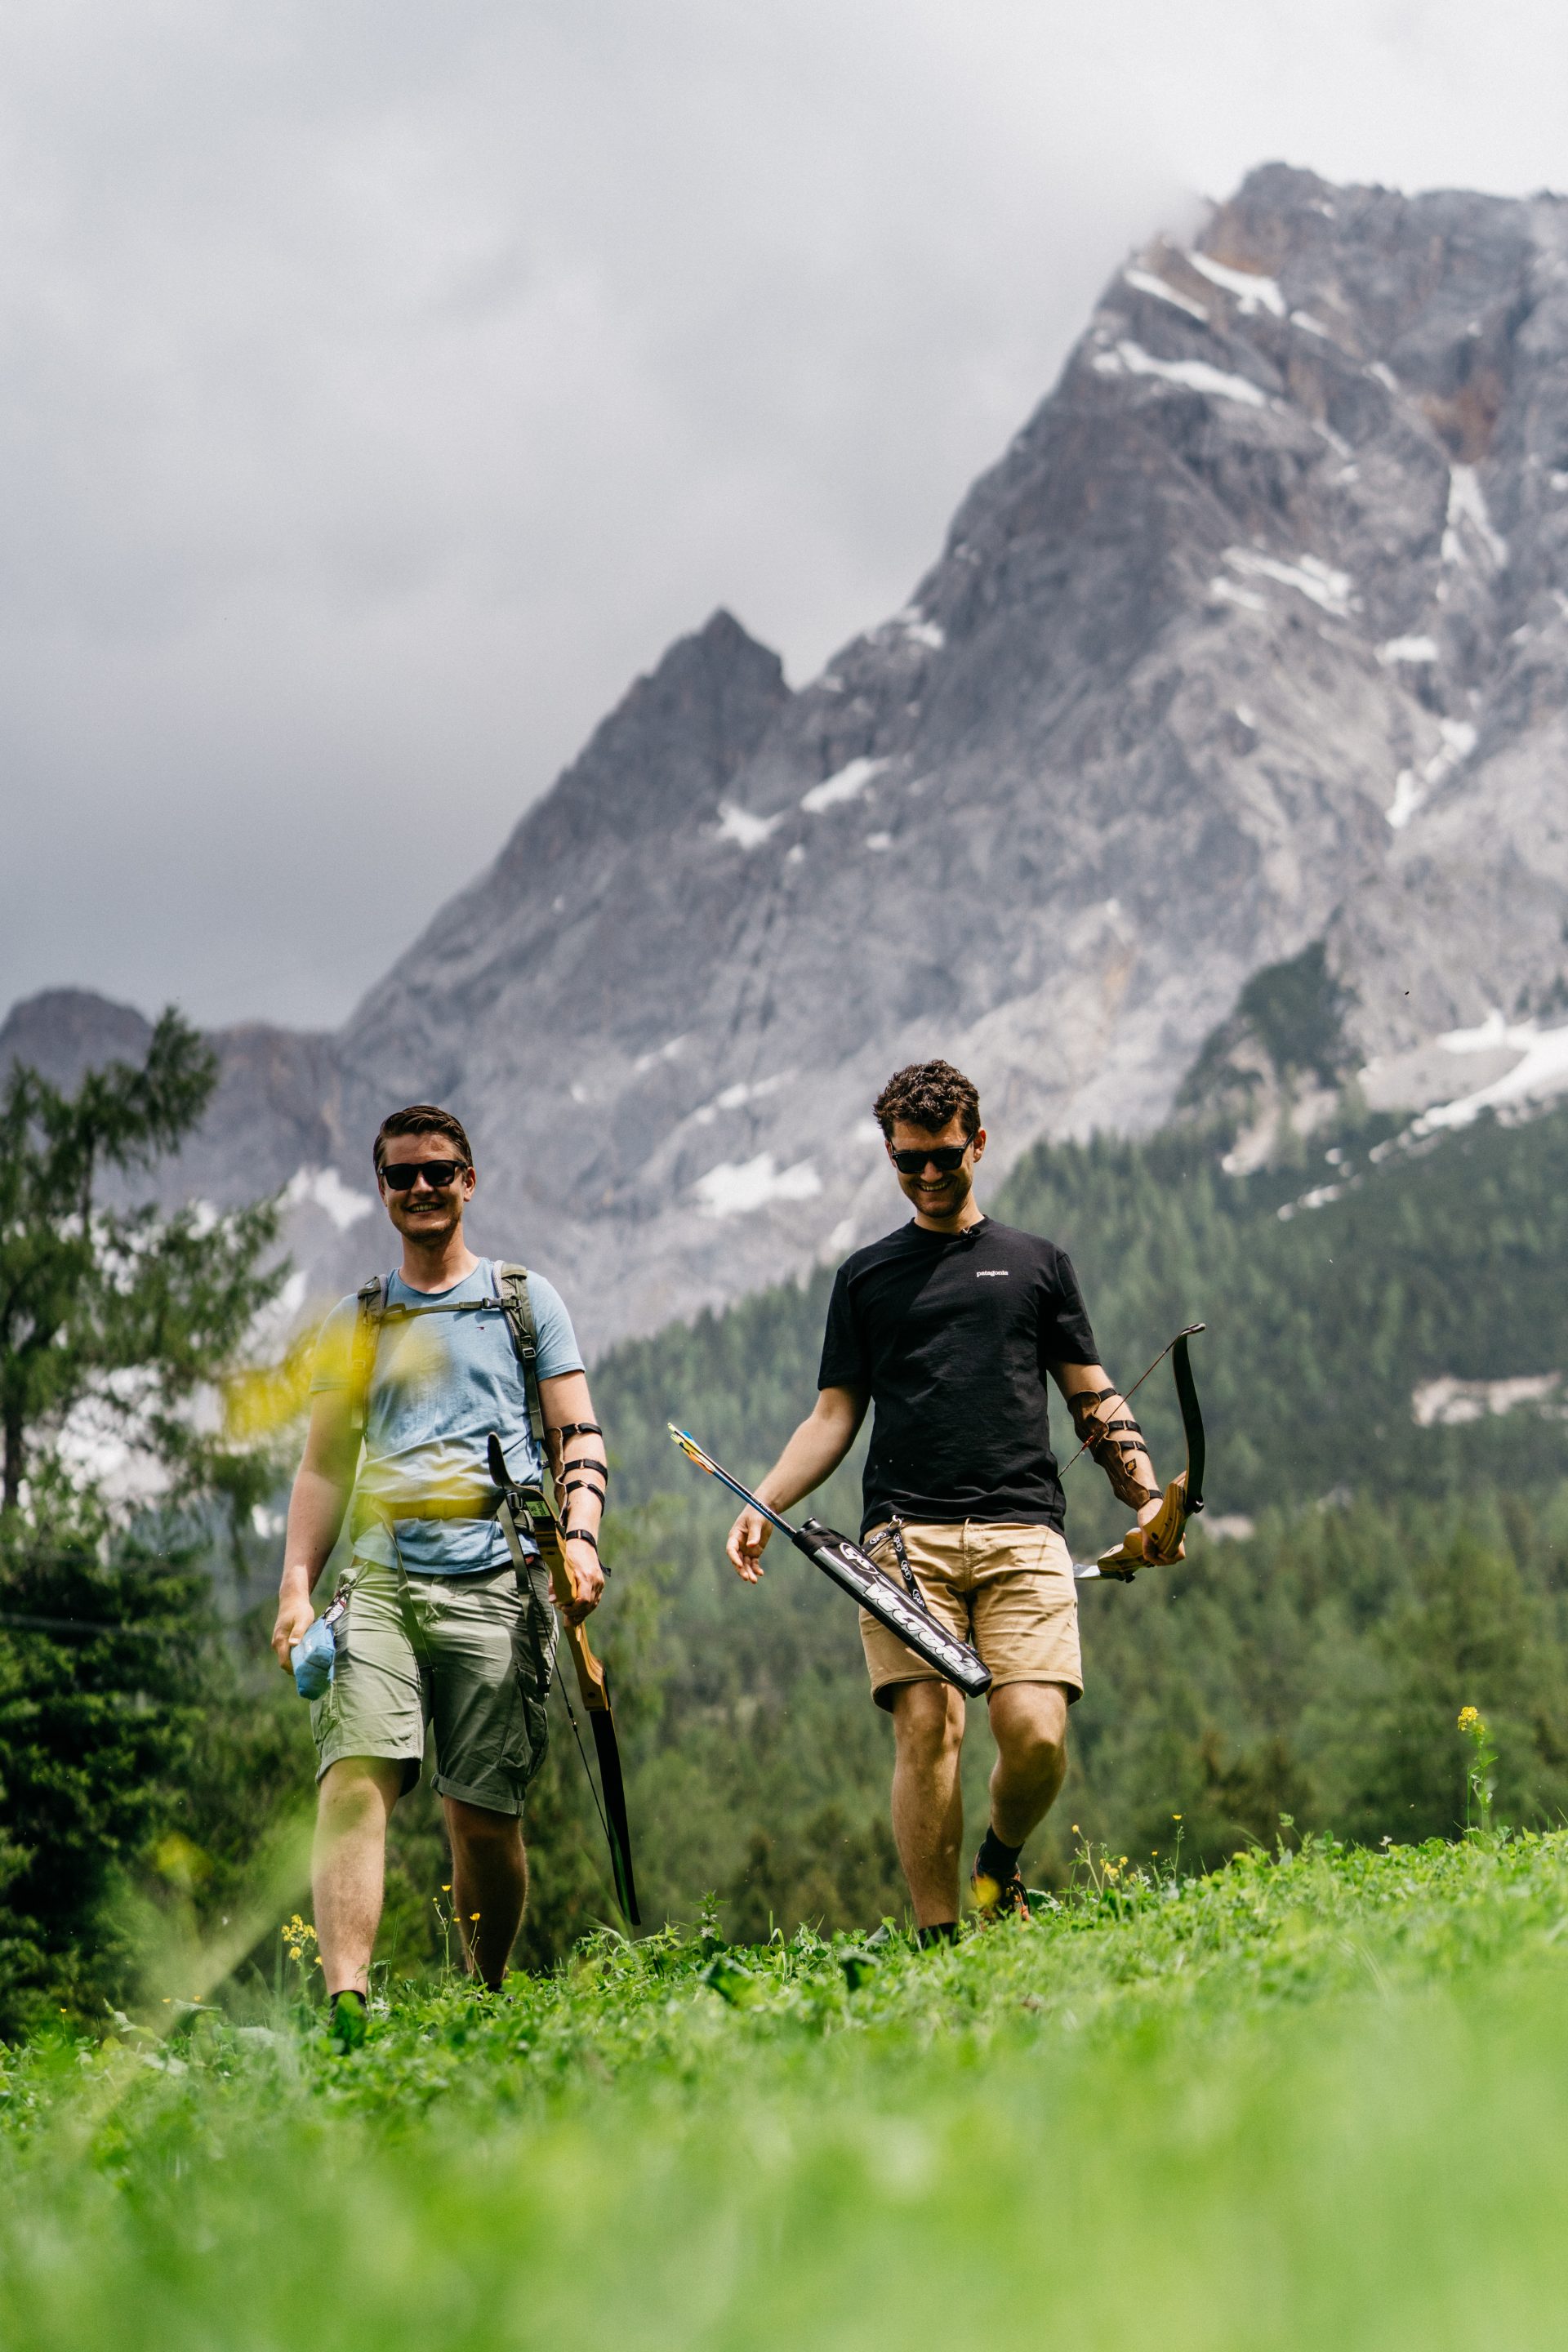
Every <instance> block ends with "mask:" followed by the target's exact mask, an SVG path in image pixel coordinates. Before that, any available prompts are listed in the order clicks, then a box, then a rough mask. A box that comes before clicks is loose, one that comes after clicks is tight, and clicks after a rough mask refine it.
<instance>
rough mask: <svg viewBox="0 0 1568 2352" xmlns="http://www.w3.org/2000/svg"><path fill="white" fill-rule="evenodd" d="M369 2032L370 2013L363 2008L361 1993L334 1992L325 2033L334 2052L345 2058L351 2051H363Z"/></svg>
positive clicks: (363, 2002)
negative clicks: (340, 2052)
mask: <svg viewBox="0 0 1568 2352" xmlns="http://www.w3.org/2000/svg"><path fill="white" fill-rule="evenodd" d="M369 2031H370V2011H369V2010H368V2009H367V2008H366V2007H365V1999H364V1995H363V1992H335V1993H334V1994H333V1995H332V2008H331V2016H330V2017H329V2019H328V2021H327V2032H328V2033H329V2035H330V2036H331V2043H332V2047H333V2049H334V2050H340V2051H342V2053H343V2054H344V2055H345V2056H346V2055H347V2053H349V2052H350V2051H351V2050H363V2048H364V2042H365V2036H366V2034H367V2033H368V2032H369Z"/></svg>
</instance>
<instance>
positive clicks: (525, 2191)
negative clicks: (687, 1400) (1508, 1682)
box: [0, 1833, 1568, 2352]
mask: <svg viewBox="0 0 1568 2352" xmlns="http://www.w3.org/2000/svg"><path fill="white" fill-rule="evenodd" d="M1096 1877H1097V1879H1098V1884H1092V1883H1091V1884H1080V1885H1079V1888H1078V1889H1077V1890H1076V1891H1074V1892H1073V1893H1071V1894H1069V1895H1068V1896H1067V1897H1066V1898H1064V1899H1063V1900H1062V1901H1061V1902H1060V1903H1059V1904H1057V1905H1054V1906H1047V1907H1045V1908H1044V1909H1043V1911H1042V1913H1041V1916H1039V1917H1038V1919H1037V1924H1035V1925H1034V1926H1033V1927H1027V1928H1023V1927H1013V1926H1009V1927H1002V1928H998V1929H995V1930H993V1931H991V1932H989V1933H986V1934H976V1935H974V1936H972V1937H968V1938H967V1939H966V1940H965V1941H963V1943H962V1944H961V1945H959V1946H958V1947H957V1948H955V1949H953V1950H952V1951H946V1952H939V1953H934V1954H921V1953H917V1952H915V1951H913V1950H911V1949H910V1948H909V1947H908V1946H907V1945H906V1944H905V1943H904V1942H903V1941H902V1940H901V1938H899V1937H890V1938H889V1939H888V1940H887V1941H885V1942H883V1943H882V1945H881V1946H880V1948H875V1949H870V1950H867V1948H863V1947H858V1946H852V1945H849V1944H847V1943H840V1944H838V1945H828V1944H825V1943H822V1942H820V1941H818V1940H817V1939H816V1938H815V1937H811V1936H810V1935H808V1934H804V1933H803V1934H802V1935H800V1936H798V1937H795V1940H794V1941H793V1942H791V1943H789V1944H787V1945H785V1944H783V1943H777V1942H775V1943H774V1944H773V1946H771V1947H764V1948H753V1949H747V1950H742V1951H737V1952H732V1953H731V1952H728V1951H726V1950H724V1949H723V1948H715V1943H714V1939H713V1938H712V1937H708V1938H706V1939H704V1938H703V1937H700V1936H697V1935H693V1936H690V1937H686V1938H684V1939H683V1938H681V1937H679V1936H677V1935H676V1934H675V1933H674V1931H667V1932H666V1933H665V1934H663V1935H660V1936H658V1937H652V1938H650V1939H649V1940H647V1941H646V1942H644V1943H642V1944H641V1945H639V1946H637V1947H635V1948H633V1947H628V1946H626V1945H624V1944H622V1943H621V1942H620V1941H619V1940H618V1939H616V1938H614V1937H603V1938H600V1939H598V1940H597V1941H596V1942H595V1943H594V1944H591V1945H590V1946H589V1947H587V1948H584V1950H583V1951H581V1952H580V1953H579V1955H578V1956H577V1958H575V1959H574V1962H573V1963H572V1964H571V1965H570V1966H569V1967H567V1968H566V1969H563V1971H561V1972H559V1973H558V1974H557V1975H555V1976H554V1977H552V1978H548V1979H529V1978H521V1977H520V1978H518V1979H514V1980H513V1981H512V1983H511V1985H510V1987H509V1989H508V1990H507V1992H506V1993H505V1994H504V1995H503V1996H501V1997H500V1998H499V1999H497V2000H489V2001H486V2000H476V1999H475V1998H474V1997H473V1996H472V1995H471V1994H470V1993H469V1992H468V1990H467V1989H466V1988H465V1987H463V1986H461V1985H458V1984H448V1985H446V1986H437V1987H435V1988H429V1987H426V1988H425V1989H424V1990H416V1989H414V1988H408V1989H406V1990H405V1991H404V1992H403V1993H402V1994H401V1995H395V1996H394V1998H393V1999H392V2000H391V2003H390V2008H389V2010H388V2012H387V2014H386V2015H385V2016H384V2017H383V2018H381V2019H380V2020H379V2021H377V2023H376V2025H375V2027H374V2036H373V2041H372V2043H371V2045H370V2047H369V2048H368V2049H367V2050H366V2051H364V2052H363V2053H361V2054H359V2055H357V2056H355V2057H353V2058H340V2057H336V2056H334V2055H332V2054H331V2053H330V2052H329V2050H328V2048H327V2047H326V2044H325V2042H324V2040H323V2038H322V2034H321V2026H320V2022H319V2020H317V2019H315V2018H314V2017H307V2016H305V2015H303V2014H302V2013H299V2012H295V2011H290V2010H289V2008H288V2007H287V2005H285V2006H283V2007H280V2008H279V2009H278V2010H277V2011H275V2012H274V2014H273V2016H272V2019H271V2021H270V2023H269V2024H265V2025H260V2026H258V2025H254V2024H253V2025H250V2026H247V2027H242V2026H238V2025H237V2024H236V2023H234V2022H233V2021H231V2020H230V2019H229V2018H228V2017H226V2015H224V2014H222V2013H220V2012H219V2011H216V2010H212V2011H189V2012H181V2011H177V2010H176V2009H175V2008H174V2006H173V2005H171V2006H170V2007H168V2008H166V2009H164V2008H161V2011H160V2013H161V2016H162V2018H163V2020H164V2021H172V2024H170V2025H169V2026H168V2028H167V2030H165V2031H164V2032H162V2033H161V2034H160V2033H155V2032H150V2031H148V2030H147V2029H145V2028H142V2029H137V2028H134V2027H127V2028H126V2029H125V2030H122V2031H121V2032H119V2033H118V2034H117V2036H116V2037H115V2038H114V2039H112V2040H110V2042H105V2043H102V2044H98V2043H94V2042H86V2041H82V2040H77V2039H73V2038H69V2037H68V2036H66V2035H65V2034H64V2033H63V2032H62V2034H61V2036H60V2037H59V2038H58V2039H57V2040H53V2041H50V2040H49V2039H47V2038H45V2039H43V2040H41V2041H40V2040H35V2041H34V2042H32V2043H31V2044H30V2045H28V2046H27V2047H26V2048H25V2049H23V2050H21V2051H19V2052H15V2053H7V2054H5V2055H3V2056H0V2069H3V2071H0V2116H3V2117H4V2121H3V2122H0V2151H3V2153H0V2163H3V2166H4V2179H3V2184H0V2192H3V2193H0V2343H3V2344H4V2346H5V2347H6V2352H35V2347H37V2352H44V2347H48V2352H79V2347H84V2346H97V2345H110V2344H112V2345H114V2346H116V2347H125V2352H132V2347H143V2346H144V2347H164V2348H165V2352H166V2347H181V2352H184V2347H246V2352H250V2347H256V2352H263V2347H265V2352H273V2347H277V2352H285V2348H286V2352H337V2347H355V2352H361V2348H362V2347H363V2348H364V2352H369V2347H376V2352H398V2348H399V2347H404V2346H409V2347H412V2346H416V2345H418V2346H422V2347H423V2346H427V2345H430V2344H433V2343H434V2344H439V2345H442V2346H444V2347H451V2352H468V2347H473V2352H480V2347H483V2352H498V2347H500V2352H510V2347H534V2346H539V2347H546V2346H548V2347H556V2352H574V2347H595V2352H600V2347H622V2346H625V2347H638V2348H639V2352H640V2348H641V2347H660V2352H662V2347H670V2352H699V2347H700V2352H707V2347H713V2352H720V2347H723V2348H724V2352H730V2347H735V2352H742V2347H744V2352H751V2347H757V2352H762V2347H776V2346H790V2347H797V2346H798V2347H813V2352H817V2347H821V2348H822V2352H826V2347H846V2352H847V2348H848V2347H854V2348H855V2352H860V2347H872V2346H877V2345H882V2344H893V2343H910V2344H919V2343H925V2342H931V2343H942V2344H944V2345H949V2346H960V2347H964V2346H970V2345H974V2346H984V2345H993V2344H997V2343H1002V2344H1006V2345H1013V2344H1035V2343H1054V2342H1056V2341H1058V2340H1059V2341H1061V2342H1063V2343H1066V2344H1071V2345H1073V2346H1075V2347H1142V2346H1145V2345H1147V2346H1150V2347H1155V2346H1158V2347H1163V2352H1189V2347H1190V2352H1200V2347H1201V2352H1220V2348H1221V2347H1237V2352H1243V2347H1245V2352H1268V2347H1276V2346H1279V2347H1285V2346H1289V2347H1298V2346H1309V2345H1310V2346H1313V2347H1317V2346H1324V2347H1329V2346H1333V2347H1359V2346H1363V2345H1364V2346H1376V2347H1405V2346H1408V2347H1411V2352H1415V2347H1421V2352H1445V2347H1461V2346H1462V2347H1509V2352H1518V2347H1529V2346H1535V2345H1541V2346H1546V2345H1549V2344H1550V2345H1555V2344H1556V2343H1558V2342H1559V2341H1560V2340H1561V2337H1562V2334H1563V2310H1564V2307H1565V2299H1568V2231H1564V2228H1563V2217H1562V2208H1563V2176H1564V2170H1565V2168H1568V1833H1564V1834H1552V1835H1546V1836H1536V1835H1531V1834H1526V1835H1523V1836H1518V1837H1514V1838H1507V1839H1504V1838H1499V1839H1490V1838H1486V1839H1482V1838H1473V1839H1471V1840H1470V1841H1469V1842H1468V1843H1464V1844H1460V1845H1441V1844H1436V1843H1433V1844H1427V1845H1423V1846H1418V1847H1398V1846H1394V1847H1391V1848H1388V1849H1385V1850H1384V1851H1381V1852H1368V1851H1360V1850H1347V1849H1345V1848H1342V1847H1336V1846H1334V1845H1332V1844H1327V1845H1324V1844H1314V1843H1310V1844H1309V1845H1308V1847H1307V1848H1306V1849H1305V1850H1304V1851H1303V1852H1301V1853H1297V1854H1287V1855H1283V1856H1279V1857H1274V1858H1269V1857H1266V1856H1263V1855H1261V1854H1259V1855H1256V1856H1253V1857H1250V1858H1247V1859H1244V1860H1242V1861H1240V1862H1238V1863H1237V1864H1233V1865H1231V1866H1230V1867H1229V1868H1227V1869H1226V1870H1223V1871H1220V1872H1218V1873H1215V1874H1213V1875H1211V1876H1209V1877H1207V1878H1189V1879H1186V1880H1183V1881H1179V1880H1173V1879H1165V1880H1161V1881H1155V1880H1153V1879H1152V1878H1147V1877H1141V1876H1139V1875H1138V1874H1136V1873H1134V1872H1131V1871H1121V1872H1120V1873H1119V1874H1113V1875H1111V1876H1110V1877H1104V1876H1101V1875H1100V1874H1096ZM860 1953H863V1954H864V1957H860V1958H858V1957H857V1954H860ZM852 1979H853V1980H854V1981H852Z"/></svg>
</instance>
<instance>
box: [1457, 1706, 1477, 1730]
mask: <svg viewBox="0 0 1568 2352" xmlns="http://www.w3.org/2000/svg"><path fill="white" fill-rule="evenodd" d="M1480 1719H1481V1718H1480V1715H1479V1711H1478V1710H1477V1709H1476V1708H1475V1707H1473V1706H1462V1707H1461V1708H1460V1709H1459V1729H1460V1730H1461V1731H1474V1729H1475V1727H1476V1726H1477V1725H1478V1724H1479V1721H1480Z"/></svg>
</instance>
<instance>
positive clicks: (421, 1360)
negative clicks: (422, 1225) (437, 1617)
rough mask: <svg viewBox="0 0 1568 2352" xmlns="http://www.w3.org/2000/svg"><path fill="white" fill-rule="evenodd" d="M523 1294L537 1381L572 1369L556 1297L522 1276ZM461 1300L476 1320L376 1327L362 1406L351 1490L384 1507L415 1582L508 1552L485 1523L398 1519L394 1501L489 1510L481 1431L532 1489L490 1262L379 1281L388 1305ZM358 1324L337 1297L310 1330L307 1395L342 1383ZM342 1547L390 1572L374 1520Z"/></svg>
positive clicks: (578, 1362) (577, 1361)
mask: <svg viewBox="0 0 1568 2352" xmlns="http://www.w3.org/2000/svg"><path fill="white" fill-rule="evenodd" d="M528 1296H529V1301H530V1304H531V1307H532V1308H533V1321H534V1329H535V1336H536V1339H537V1342H538V1350H539V1352H538V1354H537V1356H536V1358H535V1365H536V1369H537V1370H538V1374H539V1377H540V1379H541V1380H543V1381H552V1380H556V1379H558V1378H559V1377H560V1375H561V1374H562V1373H563V1372H580V1371H581V1370H583V1359H582V1356H581V1355H580V1354H579V1352H578V1348H577V1339H576V1334H575V1333H574V1330H573V1328H572V1318H571V1317H570V1316H569V1315H568V1314H567V1312H566V1308H565V1307H564V1305H563V1301H562V1297H561V1294H560V1292H559V1291H558V1290H556V1289H555V1288H554V1286H552V1284H550V1283H548V1282H546V1281H545V1279H544V1277H543V1276H542V1275H538V1274H534V1273H530V1275H529V1277H528ZM468 1298H472V1299H482V1300H484V1301H486V1302H487V1303H486V1305H485V1306H484V1307H483V1308H482V1310H481V1311H479V1312H478V1313H473V1312H470V1313H468V1314H466V1315H416V1316H413V1317H412V1318H409V1319H408V1320H406V1321H405V1320H403V1319H401V1318H398V1317H395V1316H394V1317H392V1318H389V1319H388V1320H387V1321H386V1322H384V1324H383V1325H382V1327H381V1337H380V1344H379V1346H378V1347H377V1349H376V1353H375V1369H374V1372H373V1373H372V1375H371V1382H370V1396H369V1399H368V1400H367V1403H366V1410H365V1431H364V1459H363V1463H362V1465H361V1466H360V1475H359V1489H358V1491H359V1493H360V1495H361V1496H364V1497H367V1498H372V1499H374V1501H376V1502H378V1503H383V1504H385V1505H387V1506H388V1507H390V1508H391V1509H392V1511H393V1514H394V1517H395V1524H396V1528H397V1547H398V1549H399V1550H400V1551H401V1553H402V1555H403V1565H404V1566H405V1568H406V1569H408V1570H412V1571H414V1572H416V1573H417V1574H420V1575H425V1576H432V1575H434V1576H464V1575H471V1574H473V1573H475V1572H476V1571H478V1570H482V1569H491V1568H500V1567H501V1566H503V1565H504V1564H505V1562H506V1561H507V1560H508V1559H510V1557H511V1555H510V1552H509V1551H508V1549H507V1544H506V1538H505V1536H504V1535H503V1534H502V1533H501V1530H500V1526H499V1525H498V1524H497V1522H496V1521H495V1520H494V1519H493V1518H492V1519H483V1518H473V1519H468V1518H457V1519H398V1518H396V1506H397V1504H398V1502H399V1500H400V1499H408V1500H412V1499H414V1498H415V1497H416V1496H417V1497H418V1498H420V1499H421V1500H423V1501H428V1500H431V1499H434V1498H437V1497H439V1498H441V1499H444V1500H445V1499H450V1500H453V1501H458V1502H467V1501H469V1500H471V1501H472V1502H473V1505H474V1507H475V1509H476V1510H478V1511H486V1510H489V1509H491V1508H493V1507H494V1504H495V1499H496V1490H495V1488H494V1487H493V1486H491V1484H490V1475H489V1467H488V1465H487V1461H486V1449H487V1446H488V1444H489V1434H490V1432H491V1430H492V1429H493V1430H494V1431H495V1432H496V1433H497V1435H498V1436H499V1437H500V1442H501V1445H502V1447H503V1449H504V1451H505V1454H506V1458H507V1466H508V1467H509V1468H510V1471H511V1474H512V1475H513V1477H514V1478H516V1479H517V1480H518V1481H519V1483H520V1484H521V1485H524V1486H527V1485H528V1484H530V1483H533V1484H535V1485H537V1484H538V1483H539V1481H540V1480H541V1478H542V1475H543V1465H542V1463H541V1462H540V1459H539V1454H538V1450H537V1448H536V1447H535V1445H534V1443H533V1433H532V1431H531V1429H530V1427H529V1422H528V1394H527V1391H526V1389H525V1387H524V1385H523V1378H522V1366H521V1364H520V1363H519V1362H518V1360H517V1350H516V1349H515V1348H514V1347H513V1346H512V1341H511V1333H510V1330H509V1329H508V1328H507V1319H506V1315H505V1312H504V1310H503V1309H502V1307H501V1303H500V1292H499V1289H498V1286H497V1276H496V1269H495V1262H494V1260H493V1259H491V1258H481V1259H480V1260H479V1265H477V1266H476V1267H475V1269H474V1271H473V1273H472V1274H470V1275H468V1276H466V1277H465V1278H464V1280H463V1281H461V1282H458V1283H454V1284H453V1286H452V1287H451V1289H450V1290H411V1289H410V1288H409V1286H408V1285H407V1284H406V1283H405V1281H404V1280H403V1278H402V1276H399V1275H393V1276H390V1277H389V1279H388V1282H387V1288H386V1303H387V1305H388V1307H455V1306H456V1305H458V1302H459V1301H460V1300H463V1299H468ZM358 1320H359V1301H358V1300H357V1298H343V1299H340V1300H339V1302H338V1304H337V1306H336V1307H333V1309H332V1311H331V1314H330V1315H329V1316H328V1318H327V1319H326V1321H325V1322H324V1323H323V1324H322V1326H321V1333H320V1336H319V1337H318V1339H317V1341H316V1357H315V1365H314V1369H313V1371H312V1375H311V1380H310V1393H311V1395H312V1396H316V1395H320V1394H321V1393H324V1392H325V1391H329V1390H331V1389H346V1388H347V1387H348V1386H349V1383H350V1381H351V1380H352V1378H353V1341H354V1331H355V1328H356V1326H357V1324H358ZM354 1549H355V1550H356V1551H357V1552H358V1553H359V1554H360V1555H361V1557H362V1558H363V1559H375V1560H379V1561H380V1562H381V1564H382V1566H383V1567H384V1568H391V1567H392V1566H393V1565H394V1559H393V1548H392V1539H391V1538H390V1537H389V1536H388V1534H387V1532H386V1530H385V1528H384V1527H383V1526H382V1525H381V1524H380V1523H379V1522H378V1521H372V1523H371V1524H370V1525H369V1526H367V1527H365V1528H364V1529H363V1532H362V1533H361V1535H360V1536H359V1538H358V1539H357V1541H356V1544H355V1547H354Z"/></svg>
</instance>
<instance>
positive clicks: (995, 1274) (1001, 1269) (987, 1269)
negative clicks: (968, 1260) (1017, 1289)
mask: <svg viewBox="0 0 1568 2352" xmlns="http://www.w3.org/2000/svg"><path fill="white" fill-rule="evenodd" d="M1012 1271H1013V1269H1012V1267H1011V1266H1010V1265H982V1266H977V1267H976V1268H975V1273H974V1279H975V1281H976V1282H1005V1281H1006V1279H1007V1276H1009V1275H1010V1274H1011V1273H1012Z"/></svg>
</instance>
